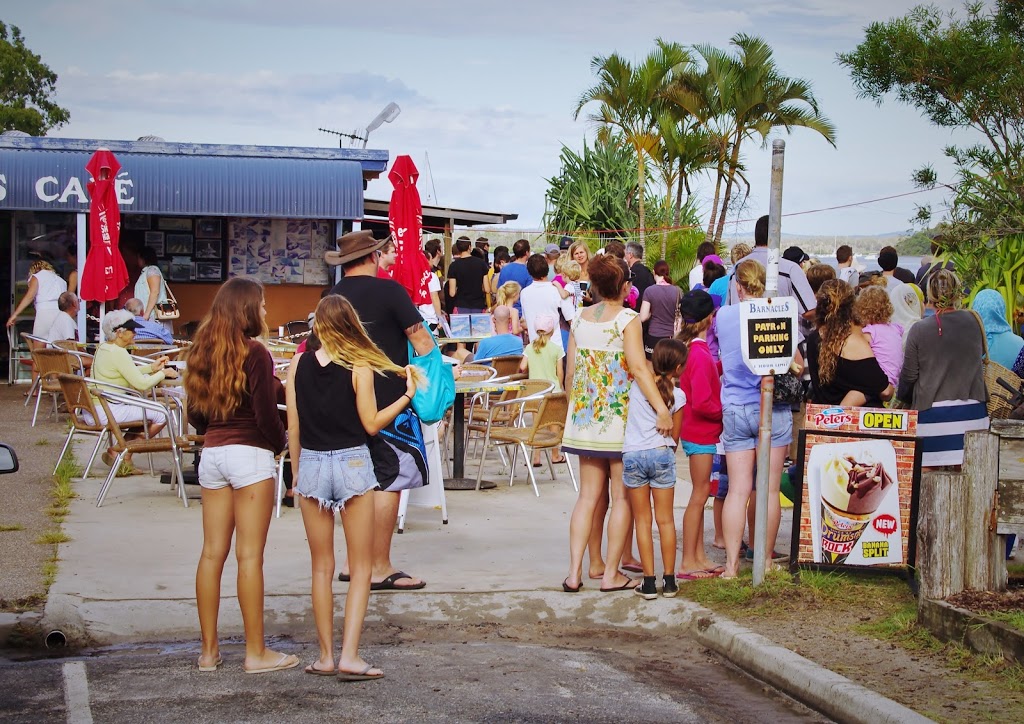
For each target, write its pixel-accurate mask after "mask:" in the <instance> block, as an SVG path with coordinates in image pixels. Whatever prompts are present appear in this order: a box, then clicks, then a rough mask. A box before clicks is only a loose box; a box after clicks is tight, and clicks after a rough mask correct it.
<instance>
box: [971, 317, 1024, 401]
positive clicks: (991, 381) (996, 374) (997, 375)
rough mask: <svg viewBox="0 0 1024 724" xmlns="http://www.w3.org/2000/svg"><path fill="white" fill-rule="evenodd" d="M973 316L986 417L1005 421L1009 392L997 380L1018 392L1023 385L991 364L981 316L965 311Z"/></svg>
mask: <svg viewBox="0 0 1024 724" xmlns="http://www.w3.org/2000/svg"><path fill="white" fill-rule="evenodd" d="M966 311H968V312H970V313H971V314H972V315H974V319H975V320H976V321H977V322H978V326H979V327H980V328H981V349H982V353H983V355H984V356H983V357H982V369H983V370H984V373H985V389H986V390H987V391H988V403H987V405H986V407H987V408H988V416H989V417H990V418H992V419H994V420H1005V419H1006V418H1008V417H1009V416H1010V413H1011V412H1013V408H1012V407H1010V403H1009V399H1008V398H1007V394H1008V393H1009V390H1007V389H1006V388H1005V387H1003V386H1002V385H1001V384H1000V383H999V380H1002V381H1004V382H1006V383H1007V384H1008V385H1010V386H1011V387H1012V388H1013V389H1015V390H1019V389H1020V387H1021V384H1022V383H1024V380H1022V379H1021V378H1020V377H1018V376H1017V375H1016V374H1014V372H1013V371H1012V370H1009V369H1007V368H1006V367H1003V366H1002V365H1001V364H999V363H998V362H993V361H992V360H991V359H989V356H988V337H986V336H985V323H984V322H982V321H981V315H979V314H978V313H977V312H976V311H974V310H973V309H968V310H966Z"/></svg>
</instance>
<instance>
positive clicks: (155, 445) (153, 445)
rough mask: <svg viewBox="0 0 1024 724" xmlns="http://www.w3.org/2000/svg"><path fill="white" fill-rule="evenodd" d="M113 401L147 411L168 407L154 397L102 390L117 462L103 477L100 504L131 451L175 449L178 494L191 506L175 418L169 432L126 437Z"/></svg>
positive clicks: (100, 397) (98, 497) (101, 402)
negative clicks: (116, 414) (113, 411)
mask: <svg viewBox="0 0 1024 724" xmlns="http://www.w3.org/2000/svg"><path fill="white" fill-rule="evenodd" d="M111 402H113V403H117V404H121V405H132V406H134V407H140V408H142V409H143V410H145V411H147V412H167V410H166V408H164V406H163V405H161V404H160V403H159V402H153V401H152V400H146V399H142V398H140V397H132V396H130V395H121V394H118V393H116V392H107V391H105V390H100V391H99V403H100V405H101V406H102V407H103V412H104V414H105V415H106V418H107V426H106V427H107V431H108V432H109V433H110V436H111V439H112V441H113V445H112V446H111V447H113V449H114V452H115V457H114V462H113V464H112V465H111V466H110V471H109V472H108V473H107V479H106V480H104V481H103V485H102V486H101V487H100V492H99V495H97V496H96V507H97V508H99V507H100V506H101V505H103V499H104V498H106V497H107V491H108V490H109V489H110V485H111V483H113V482H114V478H115V477H117V471H118V470H119V469H120V467H121V463H122V462H123V461H124V459H125V456H127V455H128V454H129V453H149V454H152V453H156V452H169V453H171V460H172V461H173V463H174V475H175V478H176V480H177V482H178V493H177V494H178V497H179V498H181V502H182V503H183V504H184V505H185V507H186V508H187V507H188V496H187V495H186V494H185V476H184V474H183V473H182V471H181V451H180V450H179V448H178V436H177V435H176V434H175V429H174V428H175V423H174V421H171V422H170V423H169V425H170V426H171V429H169V430H168V431H167V432H168V434H167V435H166V436H163V435H162V436H160V437H147V438H138V439H134V440H126V439H125V437H124V431H123V430H122V429H121V426H120V425H119V424H118V423H117V422H116V421H115V420H114V416H113V414H112V413H111V411H110V406H109V404H108V403H111Z"/></svg>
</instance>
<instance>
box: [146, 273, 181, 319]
mask: <svg viewBox="0 0 1024 724" xmlns="http://www.w3.org/2000/svg"><path fill="white" fill-rule="evenodd" d="M160 284H161V285H163V288H164V296H166V297H167V301H165V302H157V303H156V306H154V307H153V311H154V312H155V313H156V318H157V319H158V320H160V321H161V322H163V321H164V320H167V319H177V318H178V317H180V316H181V311H180V310H179V309H178V300H177V299H175V298H174V295H173V294H171V290H170V288H169V287H168V286H167V282H166V281H164V279H163V277H162V276H161V277H160Z"/></svg>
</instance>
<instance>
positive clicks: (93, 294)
mask: <svg viewBox="0 0 1024 724" xmlns="http://www.w3.org/2000/svg"><path fill="white" fill-rule="evenodd" d="M85 169H86V170H87V171H88V172H89V173H90V174H92V180H91V181H89V183H88V185H87V188H88V190H89V241H90V248H89V254H88V256H87V257H86V258H85V268H84V269H83V270H82V279H81V281H80V282H79V296H81V297H82V299H85V300H87V301H96V302H106V301H107V300H109V299H117V295H118V294H120V292H121V290H122V289H124V288H125V286H127V284H128V270H127V269H126V268H125V266H124V259H123V258H122V257H121V250H120V249H119V248H118V242H119V241H120V239H121V211H120V209H119V208H118V206H117V189H116V188H115V187H114V179H115V178H116V177H117V172H118V171H120V170H121V164H120V163H118V161H117V158H116V157H115V156H114V154H113V153H112V152H111V151H108V150H107V149H105V148H101V149H99V150H98V151H96V153H94V154H93V155H92V158H90V159H89V163H87V164H85Z"/></svg>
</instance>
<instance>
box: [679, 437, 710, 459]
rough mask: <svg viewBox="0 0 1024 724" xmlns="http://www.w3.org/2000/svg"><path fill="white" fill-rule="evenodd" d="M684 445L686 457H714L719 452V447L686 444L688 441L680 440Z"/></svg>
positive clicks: (693, 443)
mask: <svg viewBox="0 0 1024 724" xmlns="http://www.w3.org/2000/svg"><path fill="white" fill-rule="evenodd" d="M679 442H680V443H682V445H683V452H684V453H686V457H690V456H691V455H714V454H715V453H716V452H718V445H715V444H711V445H701V444H699V443H695V442H686V440H680V441H679Z"/></svg>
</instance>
